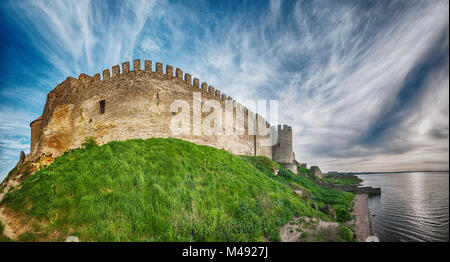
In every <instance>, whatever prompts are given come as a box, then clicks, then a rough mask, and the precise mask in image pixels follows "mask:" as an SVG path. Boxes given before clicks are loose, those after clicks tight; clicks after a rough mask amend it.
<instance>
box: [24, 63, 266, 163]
mask: <svg viewBox="0 0 450 262" xmlns="http://www.w3.org/2000/svg"><path fill="white" fill-rule="evenodd" d="M144 65H145V68H144V69H141V68H140V60H135V61H134V62H133V69H132V70H131V69H130V63H129V62H125V63H122V66H121V67H120V66H118V65H116V66H113V67H112V70H111V72H110V70H109V69H106V70H104V71H103V72H102V78H101V76H100V74H95V75H94V76H93V77H90V76H88V75H85V74H80V76H79V78H78V79H75V78H72V77H68V78H67V79H66V80H65V81H64V82H62V83H61V84H59V85H58V86H57V87H56V88H55V89H53V90H52V91H51V92H50V93H49V94H48V96H47V102H46V105H45V108H44V113H43V115H42V123H41V126H40V129H39V128H37V129H35V130H38V131H36V132H35V133H34V134H35V135H36V134H39V139H35V140H34V141H36V140H37V141H38V142H37V143H36V146H35V148H36V150H35V151H32V153H33V154H35V156H39V155H42V154H45V155H52V156H59V155H61V154H62V153H64V152H65V151H67V150H69V149H72V148H77V147H81V144H82V143H83V142H84V139H85V138H86V137H89V136H92V137H94V138H95V139H96V140H97V142H98V143H99V144H104V143H108V142H110V141H114V140H119V141H120V140H126V139H133V138H143V139H146V138H151V137H178V138H181V139H184V140H187V141H191V142H194V143H197V144H201V145H209V146H213V147H216V148H220V149H224V150H227V151H229V152H231V153H234V154H243V155H253V154H254V153H255V151H256V153H257V154H261V155H266V156H268V157H272V148H271V147H261V146H258V141H257V140H258V139H259V138H258V137H257V139H256V140H255V137H254V136H253V135H248V124H247V119H248V114H252V112H250V111H249V110H247V109H246V108H245V107H243V106H241V107H240V108H241V109H242V111H243V112H244V120H245V122H244V127H238V126H236V123H235V122H234V118H233V119H232V120H230V119H229V118H227V113H226V112H223V113H222V132H223V133H225V131H227V130H229V128H230V126H231V128H232V129H233V130H236V129H239V130H242V128H243V131H244V132H243V133H242V134H240V135H227V134H225V135H220V136H204V135H201V134H200V135H195V134H193V128H194V127H193V126H192V122H193V110H194V109H193V92H201V97H202V102H205V100H207V99H211V100H215V101H218V103H219V104H220V105H221V106H222V108H225V102H226V101H227V100H228V101H231V102H233V104H235V105H236V104H237V103H236V102H235V101H234V100H233V99H232V98H231V97H228V96H227V95H225V94H222V93H221V92H220V91H218V90H216V89H215V88H214V87H211V86H208V85H207V84H206V83H202V84H201V85H200V81H199V80H198V79H197V78H194V79H193V82H192V77H191V75H190V74H184V79H183V72H182V70H181V69H179V68H177V69H176V70H175V75H174V70H173V67H172V66H170V65H167V66H166V67H165V70H163V65H162V64H161V63H156V65H155V69H156V70H155V71H153V70H152V62H151V61H149V60H146V61H145V63H144ZM121 69H122V70H121ZM111 73H112V74H111ZM102 100H104V113H101V107H102V106H101V104H100V101H102ZM175 100H184V101H186V102H188V104H189V106H190V112H189V114H190V117H191V119H190V120H191V134H188V135H173V134H172V133H171V130H170V123H171V119H172V117H174V116H175V115H176V114H177V113H174V114H172V112H171V111H170V105H171V104H172V102H173V101H175ZM209 114H210V113H209V112H202V113H201V115H202V119H205V117H207V116H208V115H209ZM231 114H232V115H233V116H236V114H237V110H236V108H235V107H234V108H233V110H232V112H231ZM229 116H230V112H228V117H229ZM264 121H265V120H264ZM255 147H256V150H255Z"/></svg>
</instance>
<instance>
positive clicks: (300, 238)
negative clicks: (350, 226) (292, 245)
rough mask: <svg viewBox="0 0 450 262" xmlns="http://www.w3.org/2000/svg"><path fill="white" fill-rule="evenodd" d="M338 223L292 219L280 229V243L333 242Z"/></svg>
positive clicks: (299, 218) (307, 218) (305, 218)
mask: <svg viewBox="0 0 450 262" xmlns="http://www.w3.org/2000/svg"><path fill="white" fill-rule="evenodd" d="M338 227H339V223H337V222H326V221H322V220H321V219H318V218H309V217H294V218H293V220H292V221H290V222H289V223H288V224H286V225H284V226H283V227H282V228H281V229H280V238H281V242H315V241H318V240H319V239H321V240H322V241H333V240H334V239H335V238H336V235H337V232H338Z"/></svg>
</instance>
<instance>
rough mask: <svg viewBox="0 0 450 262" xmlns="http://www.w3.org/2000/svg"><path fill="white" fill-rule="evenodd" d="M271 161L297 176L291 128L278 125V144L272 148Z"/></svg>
mask: <svg viewBox="0 0 450 262" xmlns="http://www.w3.org/2000/svg"><path fill="white" fill-rule="evenodd" d="M272 159H273V160H274V161H276V162H278V163H280V164H282V165H283V166H284V167H285V168H286V169H288V170H291V171H292V172H294V173H295V174H297V165H296V164H295V162H294V160H295V157H294V152H293V150H292V127H290V126H288V125H283V126H281V125H278V142H277V143H276V144H275V145H274V146H273V147H272Z"/></svg>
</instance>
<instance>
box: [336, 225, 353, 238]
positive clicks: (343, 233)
mask: <svg viewBox="0 0 450 262" xmlns="http://www.w3.org/2000/svg"><path fill="white" fill-rule="evenodd" d="M338 230H339V233H338V240H340V241H345V242H352V241H354V237H353V232H352V230H350V229H349V228H348V227H346V226H343V225H340V226H339V228H338Z"/></svg>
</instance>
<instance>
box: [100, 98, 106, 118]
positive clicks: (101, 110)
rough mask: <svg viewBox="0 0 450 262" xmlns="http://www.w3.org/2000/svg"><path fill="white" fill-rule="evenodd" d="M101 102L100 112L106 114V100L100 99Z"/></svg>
mask: <svg viewBox="0 0 450 262" xmlns="http://www.w3.org/2000/svg"><path fill="white" fill-rule="evenodd" d="M99 104H100V114H104V113H105V100H104V99H103V100H100V102H99Z"/></svg>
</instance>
